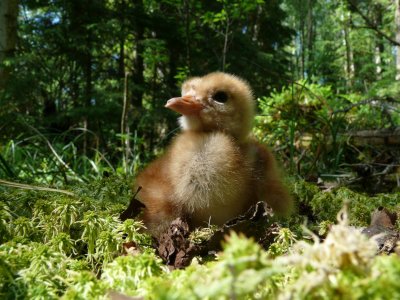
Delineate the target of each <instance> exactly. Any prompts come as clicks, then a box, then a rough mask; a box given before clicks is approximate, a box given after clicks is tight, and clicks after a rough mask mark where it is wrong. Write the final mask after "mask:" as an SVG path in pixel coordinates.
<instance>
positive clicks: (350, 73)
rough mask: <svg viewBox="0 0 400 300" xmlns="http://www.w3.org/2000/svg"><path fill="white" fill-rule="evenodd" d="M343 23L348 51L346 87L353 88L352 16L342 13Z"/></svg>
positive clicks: (345, 12) (344, 38)
mask: <svg viewBox="0 0 400 300" xmlns="http://www.w3.org/2000/svg"><path fill="white" fill-rule="evenodd" d="M341 18H342V21H343V40H344V44H345V49H346V65H345V66H346V70H345V71H346V86H347V87H348V88H351V87H352V86H353V81H354V69H355V68H354V56H353V49H352V47H351V42H350V31H349V28H350V24H351V19H350V18H351V14H350V13H349V12H347V11H344V12H342V17H341Z"/></svg>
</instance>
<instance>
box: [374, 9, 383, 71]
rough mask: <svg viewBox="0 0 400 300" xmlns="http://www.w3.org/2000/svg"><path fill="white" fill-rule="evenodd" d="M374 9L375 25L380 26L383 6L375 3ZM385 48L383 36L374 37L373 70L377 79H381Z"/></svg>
mask: <svg viewBox="0 0 400 300" xmlns="http://www.w3.org/2000/svg"><path fill="white" fill-rule="evenodd" d="M374 11H375V24H376V26H377V27H380V26H382V23H383V7H382V5H380V4H376V5H375V6H374ZM384 50H385V47H384V44H383V38H382V37H381V36H379V35H378V36H377V37H376V42H375V72H376V78H377V79H382V71H383V60H382V56H383V52H384Z"/></svg>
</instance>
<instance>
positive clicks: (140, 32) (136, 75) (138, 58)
mask: <svg viewBox="0 0 400 300" xmlns="http://www.w3.org/2000/svg"><path fill="white" fill-rule="evenodd" d="M134 18H135V19H136V22H135V50H136V51H135V52H136V53H135V60H134V62H133V68H134V69H133V72H132V79H133V87H132V105H133V107H135V108H141V107H142V98H143V87H144V75H143V72H144V61H143V54H144V47H143V40H144V18H145V14H144V7H143V0H137V1H135V16H134Z"/></svg>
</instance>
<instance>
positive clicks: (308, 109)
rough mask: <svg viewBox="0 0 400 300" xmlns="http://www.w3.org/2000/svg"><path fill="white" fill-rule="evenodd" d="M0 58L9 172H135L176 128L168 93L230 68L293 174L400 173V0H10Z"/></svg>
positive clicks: (381, 180)
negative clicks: (244, 83) (247, 87)
mask: <svg viewBox="0 0 400 300" xmlns="http://www.w3.org/2000/svg"><path fill="white" fill-rule="evenodd" d="M0 64H1V67H0V178H3V179H7V180H10V181H23V182H35V183H42V184H46V185H48V184H52V185H63V184H68V183H71V182H76V181H81V182H85V181H90V180H91V179H93V178H96V177H102V176H103V175H104V174H108V173H114V172H117V173H119V174H126V175H134V174H135V173H136V171H137V170H138V169H139V168H141V167H142V166H143V165H144V164H146V163H147V162H148V161H149V160H151V159H152V158H154V156H156V155H158V154H159V153H160V152H161V151H162V150H163V149H164V148H165V146H166V145H167V144H168V142H169V140H170V138H171V137H173V135H174V134H175V133H176V131H177V129H178V126H177V123H176V118H177V116H176V115H175V114H174V113H173V112H170V111H168V110H166V109H164V103H165V102H166V100H168V99H169V98H171V97H173V96H176V95H178V94H179V87H180V84H181V83H182V81H183V80H184V79H186V78H187V77H189V76H195V75H203V74H206V73H208V72H211V71H215V70H221V71H225V72H229V73H233V74H237V75H239V76H241V77H243V78H245V79H246V80H248V81H249V82H250V84H251V86H252V87H253V89H254V92H255V95H256V97H257V99H258V100H257V101H258V106H259V110H258V116H257V118H256V122H255V128H254V133H255V135H256V136H257V137H258V138H259V139H260V140H262V141H263V142H265V143H266V144H268V145H269V146H270V147H271V148H272V149H273V150H274V151H275V153H277V156H278V158H279V159H280V160H281V162H282V164H283V166H284V167H285V169H286V170H287V171H288V173H290V174H291V175H296V176H297V175H298V176H301V177H303V178H306V179H307V180H310V181H317V180H318V178H322V179H324V180H325V179H326V180H339V179H340V180H347V181H348V182H350V183H351V182H355V183H358V184H359V185H360V186H361V187H362V188H365V187H368V188H369V190H370V191H371V192H377V191H381V190H390V191H392V190H393V189H396V188H397V189H398V186H399V185H400V183H399V180H400V179H399V165H400V129H399V128H400V127H399V126H400V84H399V83H400V1H399V0H374V1H372V0H340V1H328V0H314V1H312V0H281V1H277V0H265V1H263V0H253V1H249V0H244V1H243V0H241V1H237V0H233V1H227V0H217V1H215V0H212V1H210V0H206V1H197V0H179V1H178V0H158V1H154V0H134V1H129V0H103V1H101V0H80V1H65V0H63V1H62V0H53V1H49V0H48V1H44V0H20V1H16V0H2V1H1V4H0ZM372 179H373V180H374V184H372V185H371V184H370V182H371V180H372Z"/></svg>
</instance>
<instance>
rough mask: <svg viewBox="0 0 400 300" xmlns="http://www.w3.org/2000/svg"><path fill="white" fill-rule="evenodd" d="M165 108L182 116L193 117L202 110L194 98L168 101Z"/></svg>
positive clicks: (178, 98)
mask: <svg viewBox="0 0 400 300" xmlns="http://www.w3.org/2000/svg"><path fill="white" fill-rule="evenodd" d="M165 107H166V108H169V109H172V110H173V111H176V112H178V113H180V114H182V115H195V114H198V113H199V112H200V111H201V110H202V109H203V108H204V106H203V104H201V103H200V102H199V101H196V98H195V97H194V96H183V97H176V98H172V99H169V100H168V101H167V103H166V104H165Z"/></svg>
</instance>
